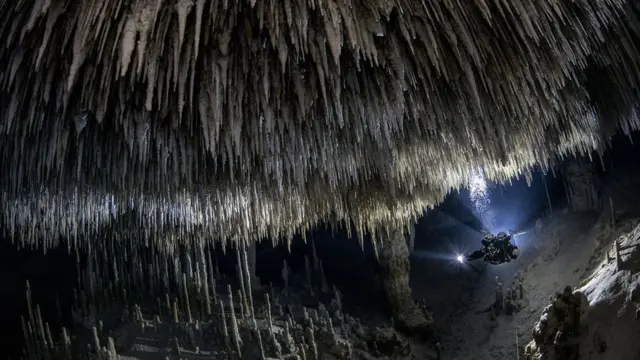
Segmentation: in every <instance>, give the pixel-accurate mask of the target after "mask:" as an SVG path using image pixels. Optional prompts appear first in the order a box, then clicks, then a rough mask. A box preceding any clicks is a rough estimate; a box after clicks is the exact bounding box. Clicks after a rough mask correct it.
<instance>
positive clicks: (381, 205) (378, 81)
mask: <svg viewBox="0 0 640 360" xmlns="http://www.w3.org/2000/svg"><path fill="white" fill-rule="evenodd" d="M639 8H640V6H639V5H638V3H637V2H636V1H631V0H575V1H557V0H539V1H535V2H533V1H504V0H473V1H471V0H464V1H463V0H423V1H414V0H394V1H392V0H377V1H371V0H360V1H356V0H353V1H349V0H297V1H296V0H273V1H260V0H249V1H231V0H228V1H227V0H225V1H208V0H171V1H169V0H137V1H133V0H95V1H89V0H78V1H75V0H74V1H72V0H33V1H26V0H13V1H8V0H0V36H1V37H2V44H3V45H4V46H2V47H1V48H0V61H1V63H2V64H5V65H4V66H3V67H2V68H1V69H0V85H1V90H0V106H1V108H2V112H1V113H0V166H1V169H2V171H1V172H0V191H1V195H0V196H1V197H2V199H1V200H2V204H3V207H2V209H1V210H0V211H1V212H2V214H1V215H2V216H1V217H0V218H1V221H2V223H3V225H4V227H5V228H6V229H7V230H8V232H9V235H10V236H12V237H20V238H21V239H22V240H21V241H22V242H23V243H25V244H31V245H45V246H46V247H50V246H53V245H56V244H58V243H59V242H60V241H63V242H66V243H67V244H68V245H87V244H89V245H90V244H91V243H92V241H99V239H101V238H104V237H106V236H118V237H123V238H124V237H126V238H127V239H130V240H132V239H134V240H135V241H146V242H149V241H153V242H160V243H161V244H165V245H166V246H168V247H171V246H175V244H177V243H181V242H194V241H195V242H200V243H202V242H203V241H214V240H221V239H225V240H231V241H236V242H246V241H253V240H257V239H261V238H265V237H271V238H278V239H290V238H291V237H292V236H293V235H294V234H296V233H299V232H301V231H303V230H305V229H309V228H311V227H313V226H315V225H316V224H318V223H321V222H327V221H330V222H333V223H340V222H344V221H352V222H353V224H355V227H356V229H357V231H358V232H359V233H364V232H367V231H374V232H379V231H380V230H383V229H388V228H390V227H399V226H408V224H410V223H411V222H412V221H414V220H415V218H416V217H417V216H419V215H420V214H421V213H422V211H423V210H424V209H426V208H429V207H431V206H434V205H435V204H438V203H439V202H440V201H442V199H443V198H444V197H445V196H446V195H447V193H449V192H450V191H451V190H452V189H457V188H459V187H460V186H464V185H465V183H466V181H467V179H468V177H469V174H470V172H472V171H477V170H478V169H481V170H482V171H483V172H484V174H485V176H486V177H487V178H488V179H491V180H493V181H505V180H507V179H509V178H511V177H513V176H516V175H519V174H523V173H524V174H527V173H528V172H530V171H531V169H532V167H534V166H541V167H542V168H544V169H547V168H548V167H549V166H550V162H551V161H554V159H557V158H559V157H560V158H561V157H563V156H567V155H570V154H572V153H577V152H580V153H586V152H590V151H593V150H598V149H601V148H602V146H603V144H604V143H606V141H607V139H608V137H609V136H611V134H612V133H613V132H614V131H615V130H617V129H622V130H623V131H626V132H629V131H631V130H633V129H636V128H637V127H638V126H639V125H640V122H639V120H638V110H639V108H638V94H639V92H638V89H639V88H638V85H639V81H640V56H638V44H639V41H638V39H639V37H638V36H639V34H640V22H639V21H638V20H639Z"/></svg>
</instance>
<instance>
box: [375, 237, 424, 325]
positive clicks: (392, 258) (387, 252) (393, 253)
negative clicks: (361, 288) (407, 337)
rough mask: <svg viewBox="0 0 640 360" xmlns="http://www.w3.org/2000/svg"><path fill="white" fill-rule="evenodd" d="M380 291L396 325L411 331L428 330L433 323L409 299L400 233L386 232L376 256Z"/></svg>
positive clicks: (406, 261)
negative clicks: (377, 256)
mask: <svg viewBox="0 0 640 360" xmlns="http://www.w3.org/2000/svg"><path fill="white" fill-rule="evenodd" d="M379 263H380V273H381V279H382V288H383V290H384V293H385V295H386V297H387V301H388V303H389V306H390V308H391V313H392V314H393V317H394V320H395V322H396V325H397V326H398V327H399V328H402V329H404V330H408V331H411V332H416V331H418V332H426V331H429V330H430V328H431V325H432V324H433V320H432V319H431V316H430V314H428V313H427V312H425V311H424V310H423V309H422V308H421V307H420V306H419V305H418V304H417V303H416V302H415V301H414V299H413V297H412V293H411V288H410V287H409V249H408V246H407V243H406V242H405V241H404V234H403V233H402V232H401V231H399V230H396V231H392V232H390V233H389V237H388V239H387V240H386V241H385V242H384V243H383V246H382V248H381V250H380V254H379Z"/></svg>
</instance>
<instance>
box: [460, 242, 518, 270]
mask: <svg viewBox="0 0 640 360" xmlns="http://www.w3.org/2000/svg"><path fill="white" fill-rule="evenodd" d="M515 249H517V246H515V245H513V244H511V235H506V236H502V237H495V236H494V237H491V238H485V239H483V240H482V249H480V250H476V251H474V252H472V253H470V254H467V255H465V260H467V261H474V260H479V259H482V258H484V261H486V262H488V263H491V264H493V265H498V264H502V263H505V262H510V261H511V260H512V259H515V258H516V257H517V255H516V254H515V253H514V250H515Z"/></svg>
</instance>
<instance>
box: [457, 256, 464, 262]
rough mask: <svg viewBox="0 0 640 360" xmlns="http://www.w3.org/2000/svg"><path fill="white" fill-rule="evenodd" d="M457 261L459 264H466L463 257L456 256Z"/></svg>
mask: <svg viewBox="0 0 640 360" xmlns="http://www.w3.org/2000/svg"><path fill="white" fill-rule="evenodd" d="M456 260H458V262H459V263H460V264H462V263H464V256H463V255H458V256H456Z"/></svg>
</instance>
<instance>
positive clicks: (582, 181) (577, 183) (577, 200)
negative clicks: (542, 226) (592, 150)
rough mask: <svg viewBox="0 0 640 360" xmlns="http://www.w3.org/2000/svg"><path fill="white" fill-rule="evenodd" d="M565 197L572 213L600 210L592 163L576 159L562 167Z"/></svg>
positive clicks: (596, 179) (598, 189) (598, 192)
mask: <svg viewBox="0 0 640 360" xmlns="http://www.w3.org/2000/svg"><path fill="white" fill-rule="evenodd" d="M564 177H565V187H566V190H567V197H568V200H569V203H570V205H571V210H572V211H573V212H584V211H592V210H600V209H601V207H602V200H601V195H600V184H599V179H598V176H597V174H596V172H595V168H594V165H593V163H592V162H590V161H589V160H587V159H584V158H581V157H578V158H575V159H571V160H568V161H567V162H566V163H565V167H564Z"/></svg>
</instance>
